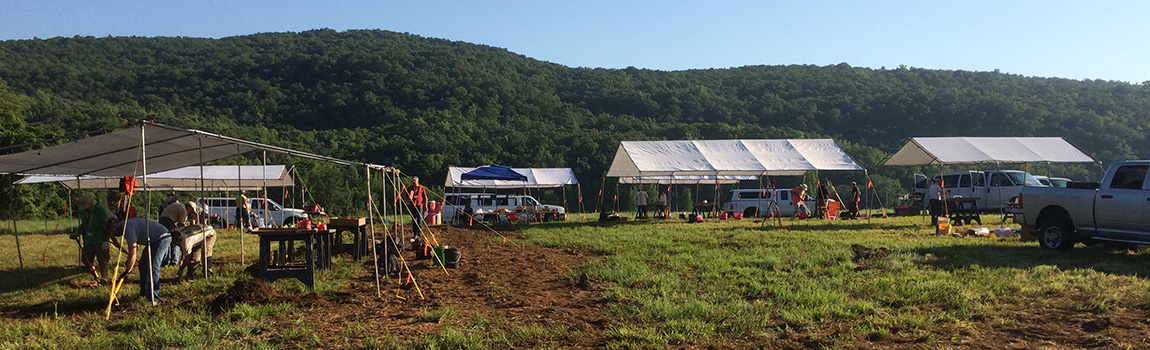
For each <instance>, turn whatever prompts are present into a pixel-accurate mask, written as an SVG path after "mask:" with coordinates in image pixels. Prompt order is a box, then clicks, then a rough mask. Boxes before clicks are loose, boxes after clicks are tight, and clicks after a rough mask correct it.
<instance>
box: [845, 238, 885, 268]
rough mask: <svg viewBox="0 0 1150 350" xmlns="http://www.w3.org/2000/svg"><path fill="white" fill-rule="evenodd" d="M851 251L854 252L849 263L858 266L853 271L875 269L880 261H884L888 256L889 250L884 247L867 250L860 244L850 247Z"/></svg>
mask: <svg viewBox="0 0 1150 350" xmlns="http://www.w3.org/2000/svg"><path fill="white" fill-rule="evenodd" d="M851 251H852V252H854V256H853V257H851V262H854V263H855V264H857V265H858V266H857V267H855V271H861V270H867V269H873V268H876V267H877V265H878V262H879V261H880V260H882V259H886V256H887V255H890V249H887V248H886V247H878V248H868V247H867V246H864V245H862V244H853V245H851Z"/></svg>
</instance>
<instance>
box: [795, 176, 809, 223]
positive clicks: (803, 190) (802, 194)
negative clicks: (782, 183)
mask: <svg viewBox="0 0 1150 350" xmlns="http://www.w3.org/2000/svg"><path fill="white" fill-rule="evenodd" d="M806 198H807V184H802V185H799V186H798V187H795V188H794V189H791V205H792V206H794V207H795V215H794V216H799V213H803V217H804V218H809V217H811V209H810V208H807V202H805V201H804V200H805V199H806ZM800 208H801V209H802V211H799V209H800Z"/></svg>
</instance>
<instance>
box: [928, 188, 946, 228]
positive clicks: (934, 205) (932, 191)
mask: <svg viewBox="0 0 1150 350" xmlns="http://www.w3.org/2000/svg"><path fill="white" fill-rule="evenodd" d="M941 183H942V182H941V180H939V179H931V180H930V188H927V190H926V198H927V199H928V200H929V202H928V203H929V205H930V224H931V225H933V226H934V227H938V217H939V216H941V215H944V214H943V212H942V186H941Z"/></svg>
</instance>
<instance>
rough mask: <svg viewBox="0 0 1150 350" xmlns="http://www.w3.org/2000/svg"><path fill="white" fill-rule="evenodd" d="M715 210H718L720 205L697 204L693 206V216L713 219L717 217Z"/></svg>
mask: <svg viewBox="0 0 1150 350" xmlns="http://www.w3.org/2000/svg"><path fill="white" fill-rule="evenodd" d="M715 208H718V203H707V202H695V204H694V205H692V206H691V214H700V215H703V217H707V218H711V217H714V216H715V215H714V214H715Z"/></svg>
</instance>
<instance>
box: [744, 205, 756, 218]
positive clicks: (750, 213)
mask: <svg viewBox="0 0 1150 350" xmlns="http://www.w3.org/2000/svg"><path fill="white" fill-rule="evenodd" d="M743 217H744V218H748V219H750V218H757V217H759V208H755V207H750V208H747V210H743Z"/></svg>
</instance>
